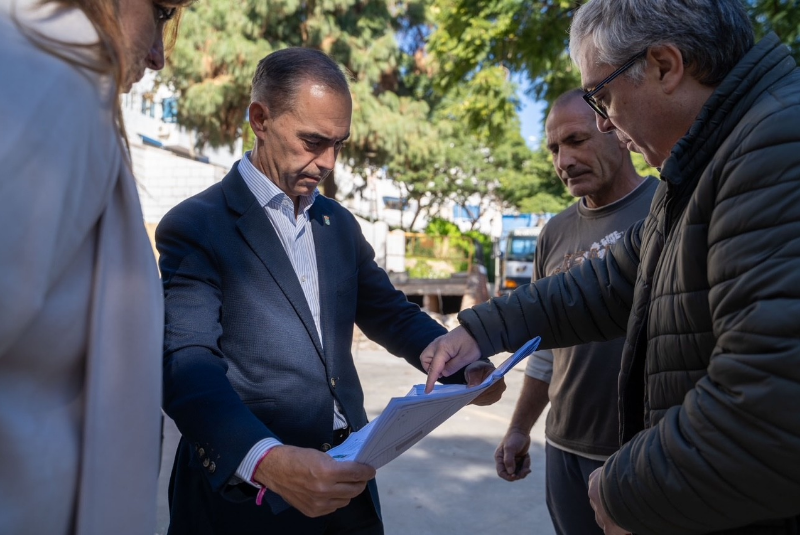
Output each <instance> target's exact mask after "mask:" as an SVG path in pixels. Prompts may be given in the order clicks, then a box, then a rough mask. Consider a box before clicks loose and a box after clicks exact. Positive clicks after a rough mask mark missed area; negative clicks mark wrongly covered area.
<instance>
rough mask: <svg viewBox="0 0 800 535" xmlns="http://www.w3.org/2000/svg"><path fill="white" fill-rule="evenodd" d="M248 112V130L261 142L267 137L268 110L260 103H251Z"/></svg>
mask: <svg viewBox="0 0 800 535" xmlns="http://www.w3.org/2000/svg"><path fill="white" fill-rule="evenodd" d="M247 109H248V111H249V112H250V113H249V115H250V128H252V129H253V134H255V136H256V138H258V139H261V140H263V139H264V138H265V137H266V135H267V123H268V122H269V118H270V117H269V108H267V107H266V106H265V105H264V104H262V103H260V102H251V103H250V106H249V107H248V108H247Z"/></svg>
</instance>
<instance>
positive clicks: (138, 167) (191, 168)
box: [131, 144, 228, 223]
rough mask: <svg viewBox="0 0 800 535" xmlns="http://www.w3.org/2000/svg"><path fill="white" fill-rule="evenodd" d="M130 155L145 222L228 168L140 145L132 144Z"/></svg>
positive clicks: (218, 177)
mask: <svg viewBox="0 0 800 535" xmlns="http://www.w3.org/2000/svg"><path fill="white" fill-rule="evenodd" d="M131 159H132V160H133V174H134V176H135V177H136V183H137V185H138V187H139V199H140V200H141V202H142V211H143V212H144V220H145V222H146V223H158V222H159V221H160V220H161V218H162V217H163V216H164V214H166V213H167V212H168V211H169V209H170V208H172V207H173V206H175V205H176V204H178V203H179V202H181V201H182V200H184V199H186V198H188V197H191V196H192V195H194V194H196V193H199V192H201V191H203V190H204V189H206V188H208V187H209V186H211V185H212V184H215V183H216V182H219V181H220V180H222V178H223V177H224V176H225V175H226V174H227V172H228V169H227V168H225V167H221V166H218V165H211V164H207V163H202V162H197V161H194V160H190V159H188V158H181V157H180V156H176V155H174V154H172V153H171V152H169V151H165V150H163V149H158V148H155V147H148V146H143V145H133V144H132V145H131Z"/></svg>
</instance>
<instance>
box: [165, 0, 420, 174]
mask: <svg viewBox="0 0 800 535" xmlns="http://www.w3.org/2000/svg"><path fill="white" fill-rule="evenodd" d="M424 16H425V10H424V8H423V7H422V4H420V3H418V2H415V1H413V0H412V1H411V2H405V3H396V2H393V1H390V0H307V1H304V2H301V1H299V0H266V1H265V0H203V2H197V3H195V4H194V5H193V6H192V7H191V8H190V9H189V10H188V11H187V13H186V14H185V16H184V18H183V26H182V32H181V33H182V34H181V39H179V40H178V43H177V46H176V48H175V50H174V52H173V54H172V56H171V57H170V60H169V64H168V66H167V68H166V69H165V70H164V71H163V73H162V75H161V79H162V80H163V81H164V82H166V83H167V84H169V85H170V86H171V87H172V88H173V89H174V90H176V91H177V92H178V94H179V95H180V98H181V100H180V107H179V112H178V121H179V123H180V124H181V125H182V126H185V127H187V128H191V129H195V130H196V131H197V134H198V137H197V139H198V144H199V145H201V146H202V145H205V144H209V145H211V146H215V147H216V146H220V145H225V144H227V145H233V143H234V142H235V141H236V140H237V139H238V138H239V137H240V136H242V134H243V132H244V131H246V128H247V123H246V122H245V121H244V119H245V113H246V110H247V105H248V104H249V94H250V81H251V78H252V75H253V71H254V69H255V65H256V64H257V63H258V61H259V60H260V59H261V58H263V57H264V56H266V55H267V54H269V53H270V52H272V51H274V50H278V49H282V48H285V47H288V46H303V47H310V48H315V49H319V50H322V51H324V52H326V53H328V54H330V55H331V56H332V57H333V58H334V59H335V60H336V61H338V62H339V63H340V64H342V65H343V66H344V67H345V68H346V70H348V71H349V72H350V73H351V74H352V78H353V80H352V93H353V97H354V121H353V135H352V142H351V143H349V144H348V145H347V147H346V148H345V150H344V152H343V154H342V157H343V159H344V160H346V161H350V162H351V163H352V165H353V167H354V168H356V169H357V170H358V169H360V168H369V167H372V168H376V167H380V166H382V165H384V164H385V163H386V162H387V161H388V159H390V158H391V156H392V155H393V154H395V153H396V152H397V151H398V150H402V146H403V143H404V139H406V138H409V137H412V136H414V135H418V133H419V130H420V129H421V128H424V125H421V124H420V117H421V116H424V114H416V113H415V114H412V115H411V116H407V115H405V114H404V111H405V109H406V108H407V107H408V106H410V105H411V104H412V103H411V102H409V100H414V97H413V96H409V95H408V93H409V92H408V90H407V89H406V88H405V87H404V86H403V75H404V74H405V73H412V72H413V71H414V70H415V69H416V70H419V68H418V66H417V65H415V61H416V60H415V58H414V57H413V56H412V57H408V55H407V54H405V53H404V52H403V51H402V50H401V49H400V47H399V46H398V38H397V36H398V31H407V29H409V28H413V27H415V26H416V25H418V24H419V23H420V21H422V19H423V18H424ZM403 98H406V99H407V100H406V101H402V99H403ZM398 99H399V100H398ZM326 182H328V181H326ZM329 185H332V184H329Z"/></svg>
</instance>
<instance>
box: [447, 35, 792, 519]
mask: <svg viewBox="0 0 800 535" xmlns="http://www.w3.org/2000/svg"><path fill="white" fill-rule="evenodd" d="M662 180H663V182H662V184H661V185H660V186H659V189H658V191H657V193H656V195H655V198H654V200H653V204H652V207H651V213H650V215H649V216H648V218H647V219H646V220H645V221H644V222H642V223H639V224H638V225H636V226H635V227H633V228H632V229H631V230H629V231H628V233H627V234H626V236H625V239H624V240H621V241H620V242H617V244H616V245H615V247H614V248H613V249H612V250H611V252H610V254H609V255H607V257H606V258H605V259H604V260H595V261H592V262H587V263H584V264H582V265H581V266H578V267H576V268H574V269H573V270H570V271H569V272H567V273H563V274H561V275H558V276H555V277H550V278H547V279H541V280H539V281H537V282H536V283H534V284H532V285H530V286H524V287H522V288H520V289H518V290H517V291H516V292H515V293H514V294H512V295H511V296H508V297H505V298H497V299H494V300H493V301H491V302H489V303H486V304H483V305H479V306H477V307H474V308H473V309H469V310H466V311H463V312H462V313H461V314H460V316H459V319H460V321H461V323H462V324H463V325H464V326H465V327H466V328H467V329H468V330H469V331H470V332H471V333H472V335H473V336H474V337H475V338H476V340H477V341H478V343H479V345H480V347H481V351H482V352H483V354H484V355H485V356H486V355H492V354H494V353H497V352H499V351H503V350H505V351H512V350H514V349H516V348H517V347H519V346H520V345H521V344H522V343H524V341H526V340H527V339H529V338H531V337H533V336H536V335H541V337H542V347H543V348H549V347H563V346H569V345H574V344H578V343H584V342H588V341H593V340H606V339H611V338H614V337H617V336H622V335H626V337H627V338H626V347H625V350H624V353H623V361H622V370H621V372H620V377H619V387H620V388H619V390H620V425H621V429H620V434H621V443H622V444H624V445H623V446H622V448H621V449H620V450H619V451H618V452H617V453H616V454H615V455H614V456H612V457H611V458H610V459H609V460H608V462H607V463H606V464H605V468H604V470H603V475H602V479H601V489H602V499H603V501H604V504H605V506H606V508H607V510H608V511H609V513H610V514H611V516H612V518H613V519H614V520H615V521H616V522H617V523H618V524H619V525H620V526H622V527H624V528H626V529H628V530H631V531H632V532H633V533H636V534H642V535H644V534H654V535H676V534H700V533H725V534H741V535H745V534H748V535H751V534H752V535H755V534H764V535H768V534H769V535H772V534H774V535H778V534H780V535H787V534H798V533H800V516H799V515H800V70H798V69H797V68H796V65H795V62H794V60H793V59H792V58H791V57H790V55H789V51H788V49H787V48H786V47H785V46H783V45H781V44H780V42H779V40H778V38H777V37H776V36H775V35H770V36H768V37H766V38H765V39H764V40H762V41H761V42H760V43H759V44H757V45H756V46H755V47H754V48H753V49H752V50H751V51H750V52H749V53H748V54H747V55H746V56H745V57H744V58H743V59H742V60H741V61H740V62H739V64H738V65H737V66H736V67H735V68H734V70H733V71H731V73H730V74H729V75H728V76H727V77H726V78H725V80H724V81H723V83H722V84H721V85H720V86H719V87H718V88H717V90H716V92H715V93H714V94H713V95H712V97H711V98H710V99H709V100H708V102H707V103H706V105H705V106H704V108H703V110H702V111H701V113H700V115H699V116H698V118H697V121H696V122H695V124H694V125H693V126H692V127H691V129H690V131H689V132H688V134H687V135H686V136H685V137H684V138H683V139H682V140H680V141H679V142H678V144H677V145H676V146H675V148H674V149H673V151H672V154H671V156H670V158H669V160H667V162H666V163H665V165H664V168H663V169H662Z"/></svg>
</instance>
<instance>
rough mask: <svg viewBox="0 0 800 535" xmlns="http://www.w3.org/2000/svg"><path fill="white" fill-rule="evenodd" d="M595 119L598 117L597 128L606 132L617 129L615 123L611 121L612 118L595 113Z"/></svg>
mask: <svg viewBox="0 0 800 535" xmlns="http://www.w3.org/2000/svg"><path fill="white" fill-rule="evenodd" d="M595 119H597V129H598V130H599V131H600V132H602V133H604V134H605V133H608V132H612V131H614V130H616V129H617V127H616V126H614V123H612V122H611V119H605V118H603V117H601V116H600V114H599V113H596V114H595Z"/></svg>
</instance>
